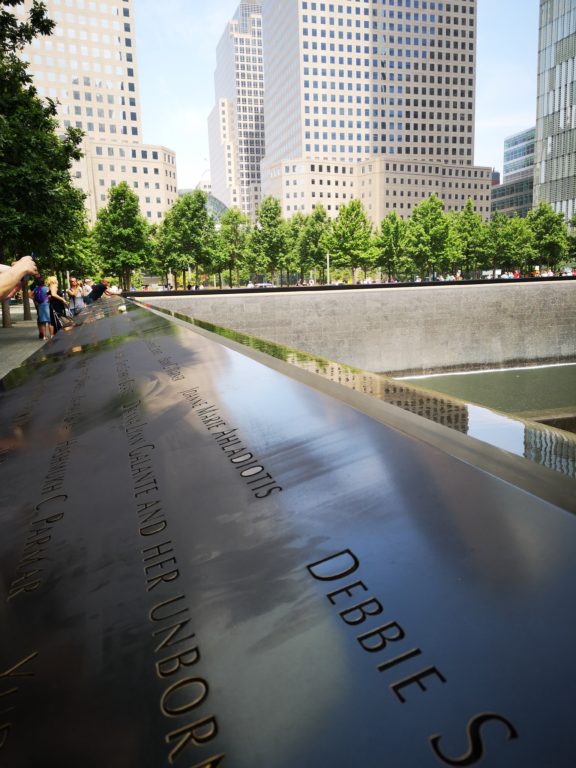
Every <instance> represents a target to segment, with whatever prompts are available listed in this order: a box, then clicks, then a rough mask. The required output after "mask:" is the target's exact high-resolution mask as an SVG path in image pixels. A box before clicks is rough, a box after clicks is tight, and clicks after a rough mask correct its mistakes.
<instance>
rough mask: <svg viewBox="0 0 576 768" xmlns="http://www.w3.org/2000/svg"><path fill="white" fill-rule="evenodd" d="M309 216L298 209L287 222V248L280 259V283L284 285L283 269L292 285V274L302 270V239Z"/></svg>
mask: <svg viewBox="0 0 576 768" xmlns="http://www.w3.org/2000/svg"><path fill="white" fill-rule="evenodd" d="M306 220H307V216H305V215H304V214H303V213H300V211H297V212H296V213H295V214H294V215H293V216H291V217H290V218H289V219H288V221H286V222H285V227H286V248H285V251H284V254H283V256H282V257H281V259H280V285H282V270H285V271H286V284H287V285H290V275H294V274H295V273H296V272H300V240H301V238H302V235H303V232H304V227H305V226H306Z"/></svg>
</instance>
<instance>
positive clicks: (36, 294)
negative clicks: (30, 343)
mask: <svg viewBox="0 0 576 768" xmlns="http://www.w3.org/2000/svg"><path fill="white" fill-rule="evenodd" d="M31 293H32V295H31V297H30V298H31V299H32V301H33V302H34V306H35V307H36V313H37V314H38V338H40V339H49V338H51V337H52V336H54V326H53V325H52V324H51V322H50V300H49V298H48V296H49V293H48V288H47V287H46V286H45V285H44V278H42V277H38V278H37V280H36V287H35V288H34V290H33V291H32V292H31Z"/></svg>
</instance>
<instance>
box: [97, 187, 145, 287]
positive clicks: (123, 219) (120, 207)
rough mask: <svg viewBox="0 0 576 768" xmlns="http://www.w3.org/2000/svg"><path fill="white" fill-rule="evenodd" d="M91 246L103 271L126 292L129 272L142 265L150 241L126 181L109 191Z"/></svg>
mask: <svg viewBox="0 0 576 768" xmlns="http://www.w3.org/2000/svg"><path fill="white" fill-rule="evenodd" d="M94 242H95V245H96V251H97V253H98V256H99V258H100V261H101V264H102V267H103V269H104V270H105V271H106V272H107V273H110V274H113V275H117V276H118V280H119V281H120V283H121V285H122V288H123V289H124V290H129V288H130V283H131V274H132V270H134V269H140V268H141V267H142V265H143V264H144V263H145V261H146V258H147V255H148V251H149V246H150V240H149V227H148V223H147V222H146V220H145V219H144V217H143V216H142V214H141V213H140V207H139V201H138V196H137V195H136V194H135V193H134V192H133V191H132V190H131V189H130V187H129V186H128V184H127V183H126V182H125V181H123V182H122V183H120V184H118V186H116V187H111V189H110V191H109V193H108V205H106V206H105V207H104V208H101V209H100V210H99V211H98V217H97V220H96V224H95V225H94Z"/></svg>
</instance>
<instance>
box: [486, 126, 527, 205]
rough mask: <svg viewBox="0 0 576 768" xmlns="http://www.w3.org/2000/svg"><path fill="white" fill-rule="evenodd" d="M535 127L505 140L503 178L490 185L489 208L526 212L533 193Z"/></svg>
mask: <svg viewBox="0 0 576 768" xmlns="http://www.w3.org/2000/svg"><path fill="white" fill-rule="evenodd" d="M535 138H536V129H535V128H528V129H527V130H525V131H521V132H520V133H515V134H514V135H513V136H508V138H506V139H505V140H504V178H503V182H502V184H499V185H497V186H494V187H492V212H493V213H494V211H500V212H501V213H505V214H506V215H508V216H513V215H514V214H517V215H518V216H522V217H524V216H526V215H527V214H528V211H530V210H531V209H532V201H533V196H534V146H535Z"/></svg>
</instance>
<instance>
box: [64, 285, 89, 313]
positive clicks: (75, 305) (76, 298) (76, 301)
mask: <svg viewBox="0 0 576 768" xmlns="http://www.w3.org/2000/svg"><path fill="white" fill-rule="evenodd" d="M66 293H67V294H68V301H69V302H70V311H71V312H72V314H73V315H77V314H79V312H80V310H82V309H84V307H85V304H84V296H83V286H82V283H81V281H79V280H78V279H77V278H75V277H71V278H70V287H69V288H68V290H67V291H66Z"/></svg>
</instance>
